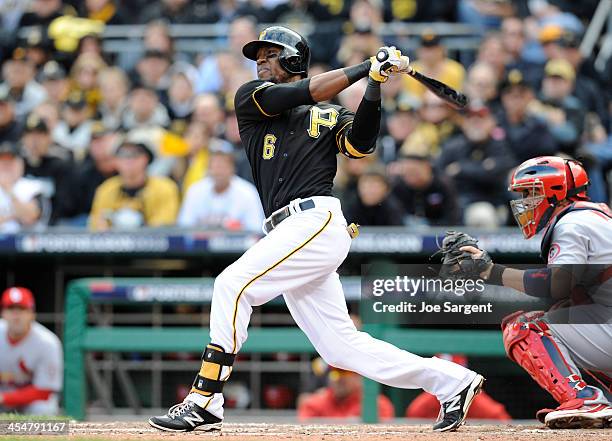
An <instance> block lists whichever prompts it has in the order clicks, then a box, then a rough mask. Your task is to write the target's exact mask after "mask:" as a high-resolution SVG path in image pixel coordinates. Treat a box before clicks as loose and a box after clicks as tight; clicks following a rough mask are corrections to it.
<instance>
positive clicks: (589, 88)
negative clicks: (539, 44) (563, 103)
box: [546, 25, 610, 127]
mask: <svg viewBox="0 0 612 441" xmlns="http://www.w3.org/2000/svg"><path fill="white" fill-rule="evenodd" d="M549 31H550V32H549V33H548V35H547V36H548V37H549V38H550V40H547V43H546V47H547V48H548V53H549V54H551V59H553V58H562V59H564V60H567V61H568V62H569V63H570V64H571V65H572V67H573V68H574V72H575V73H576V78H575V81H574V90H573V91H572V94H573V95H574V96H575V97H576V98H578V99H579V100H580V102H581V103H582V106H583V107H584V108H585V110H586V111H588V112H592V113H596V114H597V116H598V117H599V119H600V121H601V122H602V124H603V126H604V127H608V124H609V121H610V114H609V111H608V109H607V98H608V96H607V95H606V94H605V93H602V92H601V89H602V87H603V86H604V85H603V84H600V82H599V81H600V78H599V75H598V74H597V73H596V71H595V69H594V68H592V67H589V63H588V62H586V60H585V59H584V56H583V55H582V53H581V52H580V49H579V46H580V38H579V36H578V35H576V34H574V33H571V32H567V31H563V30H562V29H561V28H560V27H557V26H554V25H553V26H551V27H549Z"/></svg>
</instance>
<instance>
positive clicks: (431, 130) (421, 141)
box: [401, 91, 459, 157]
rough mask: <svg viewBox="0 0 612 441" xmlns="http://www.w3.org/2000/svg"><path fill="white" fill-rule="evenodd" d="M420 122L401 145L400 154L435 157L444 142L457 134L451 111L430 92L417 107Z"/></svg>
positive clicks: (426, 93) (453, 114)
mask: <svg viewBox="0 0 612 441" xmlns="http://www.w3.org/2000/svg"><path fill="white" fill-rule="evenodd" d="M419 116H420V119H421V120H420V122H419V124H418V125H417V127H416V129H415V130H414V131H413V132H412V133H411V134H410V135H409V136H408V137H407V138H406V140H405V141H404V143H403V144H402V148H401V151H402V154H404V155H417V156H430V157H436V156H438V155H439V154H440V146H441V145H442V143H444V141H446V140H447V139H448V138H450V137H451V136H453V135H454V134H456V133H458V131H459V129H458V127H457V125H456V123H455V119H456V115H455V112H454V111H453V109H451V107H450V106H449V105H448V104H446V103H445V102H444V101H442V99H440V98H438V97H437V96H436V95H434V94H433V93H431V92H430V91H427V92H425V95H424V96H423V102H422V104H421V106H420V107H419Z"/></svg>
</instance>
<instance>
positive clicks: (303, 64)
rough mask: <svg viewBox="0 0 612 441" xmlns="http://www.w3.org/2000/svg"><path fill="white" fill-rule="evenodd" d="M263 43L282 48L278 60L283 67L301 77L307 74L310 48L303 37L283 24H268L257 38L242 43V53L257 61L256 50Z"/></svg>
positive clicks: (263, 44)
mask: <svg viewBox="0 0 612 441" xmlns="http://www.w3.org/2000/svg"><path fill="white" fill-rule="evenodd" d="M265 45H273V46H278V47H280V48H282V51H281V53H280V56H279V62H280V65H281V67H282V68H283V69H285V70H286V71H287V72H289V73H292V74H299V75H301V76H302V77H306V76H307V75H308V65H309V64H310V48H309V47H308V42H307V41H306V39H305V38H304V37H302V36H301V35H300V34H298V33H297V32H295V31H292V30H291V29H288V28H285V27H283V26H270V27H269V28H266V29H264V30H263V31H261V33H260V34H259V39H257V40H254V41H251V42H249V43H247V44H245V45H244V47H243V48H242V53H243V54H244V56H245V57H247V58H249V59H251V60H254V61H257V51H258V50H259V48H260V47H262V46H265Z"/></svg>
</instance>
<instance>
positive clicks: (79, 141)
mask: <svg viewBox="0 0 612 441" xmlns="http://www.w3.org/2000/svg"><path fill="white" fill-rule="evenodd" d="M61 115H62V119H61V121H59V123H58V124H57V127H56V128H55V130H54V133H53V134H54V140H55V141H56V142H58V144H59V145H61V146H62V147H66V148H67V149H68V150H70V151H71V152H72V155H73V157H74V159H76V160H77V162H80V161H82V160H83V158H84V157H85V154H86V153H87V148H88V147H89V142H90V141H91V121H90V119H89V118H90V116H91V111H90V109H89V107H88V106H87V101H85V95H84V94H83V93H82V92H78V91H74V92H72V93H71V94H70V95H69V96H68V99H67V100H66V102H65V103H64V105H63V107H62V113H61Z"/></svg>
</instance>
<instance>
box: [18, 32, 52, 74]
mask: <svg viewBox="0 0 612 441" xmlns="http://www.w3.org/2000/svg"><path fill="white" fill-rule="evenodd" d="M52 49H53V47H52V45H51V41H50V40H49V39H48V38H47V36H46V35H43V29H42V28H40V27H38V26H37V27H34V28H32V30H31V31H30V32H28V35H27V38H26V41H25V58H26V60H27V61H28V62H29V63H30V64H31V65H32V67H33V68H34V70H35V71H37V70H39V69H40V68H41V67H42V66H43V65H44V64H45V63H46V62H47V61H48V60H49V58H50V57H51V50H52Z"/></svg>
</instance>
